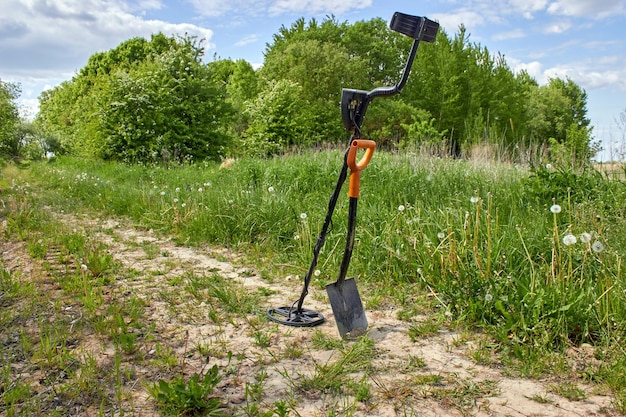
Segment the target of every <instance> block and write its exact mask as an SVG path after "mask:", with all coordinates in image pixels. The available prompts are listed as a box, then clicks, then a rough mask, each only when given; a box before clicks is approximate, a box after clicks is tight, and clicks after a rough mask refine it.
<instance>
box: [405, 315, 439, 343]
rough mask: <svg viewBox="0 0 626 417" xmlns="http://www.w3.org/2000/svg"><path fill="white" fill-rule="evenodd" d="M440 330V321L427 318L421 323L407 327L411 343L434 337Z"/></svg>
mask: <svg viewBox="0 0 626 417" xmlns="http://www.w3.org/2000/svg"><path fill="white" fill-rule="evenodd" d="M440 328H441V320H440V319H437V318H429V319H428V320H426V321H424V322H423V323H418V324H413V325H411V326H410V327H409V337H410V338H411V340H412V341H413V342H417V341H418V340H419V339H421V338H424V337H429V336H434V335H436V334H437V333H438V332H439V329H440Z"/></svg>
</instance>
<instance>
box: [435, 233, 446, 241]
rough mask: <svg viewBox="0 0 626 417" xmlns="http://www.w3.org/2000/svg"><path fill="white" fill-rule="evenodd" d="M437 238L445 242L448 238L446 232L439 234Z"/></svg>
mask: <svg viewBox="0 0 626 417" xmlns="http://www.w3.org/2000/svg"><path fill="white" fill-rule="evenodd" d="M437 237H438V238H439V240H443V238H445V237H446V234H445V233H444V232H439V233H437Z"/></svg>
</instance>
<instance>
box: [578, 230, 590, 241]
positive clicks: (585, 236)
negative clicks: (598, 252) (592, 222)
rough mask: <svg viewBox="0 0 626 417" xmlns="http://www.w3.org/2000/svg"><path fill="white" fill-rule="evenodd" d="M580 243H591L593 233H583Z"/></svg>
mask: <svg viewBox="0 0 626 417" xmlns="http://www.w3.org/2000/svg"><path fill="white" fill-rule="evenodd" d="M580 241H581V242H582V243H589V242H591V233H587V232H583V233H581V234H580Z"/></svg>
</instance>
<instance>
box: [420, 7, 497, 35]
mask: <svg viewBox="0 0 626 417" xmlns="http://www.w3.org/2000/svg"><path fill="white" fill-rule="evenodd" d="M429 17H430V18H431V19H434V20H436V21H438V22H439V24H440V25H441V26H443V27H444V28H445V30H446V32H448V33H455V32H456V31H457V30H458V28H459V26H460V25H461V24H462V25H464V26H465V27H466V28H468V29H471V28H474V27H478V26H482V25H483V24H484V23H485V18H484V17H483V15H482V14H481V13H479V12H476V11H471V10H457V11H455V12H452V13H433V14H432V15H431V16H429Z"/></svg>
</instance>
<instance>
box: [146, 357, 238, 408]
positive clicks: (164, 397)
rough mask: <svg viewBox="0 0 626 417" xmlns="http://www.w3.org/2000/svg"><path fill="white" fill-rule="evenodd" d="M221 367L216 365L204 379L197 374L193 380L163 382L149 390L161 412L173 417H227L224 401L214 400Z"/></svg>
mask: <svg viewBox="0 0 626 417" xmlns="http://www.w3.org/2000/svg"><path fill="white" fill-rule="evenodd" d="M218 372H219V371H218V368H217V365H213V367H211V368H210V369H209V370H208V371H207V372H206V373H205V374H204V375H202V374H198V373H194V374H193V375H192V376H191V377H190V378H189V379H185V377H184V376H179V377H176V378H174V379H172V380H170V381H165V380H162V379H161V380H159V381H158V382H157V383H156V384H154V385H151V386H149V387H148V392H149V394H150V396H151V397H153V398H154V399H155V400H156V402H157V406H158V407H159V410H161V412H163V413H165V414H166V415H169V416H178V415H203V416H224V415H226V414H224V408H223V407H222V401H221V400H220V399H219V398H217V397H212V395H213V391H214V390H215V387H216V386H217V384H218V383H219V382H220V380H221V377H220V376H219V375H218Z"/></svg>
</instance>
